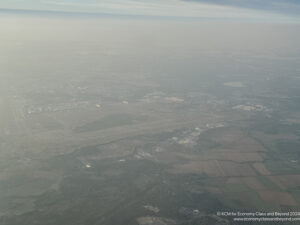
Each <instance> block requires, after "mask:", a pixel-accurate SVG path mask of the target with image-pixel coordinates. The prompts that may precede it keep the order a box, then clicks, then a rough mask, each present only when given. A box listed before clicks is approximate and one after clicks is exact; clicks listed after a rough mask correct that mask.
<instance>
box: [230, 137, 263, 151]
mask: <svg viewBox="0 0 300 225" xmlns="http://www.w3.org/2000/svg"><path fill="white" fill-rule="evenodd" d="M226 147H227V148H230V149H232V150H233V151H240V152H259V151H266V149H265V148H264V147H263V146H262V145H261V144H259V143H258V142H257V141H255V140H254V139H252V138H250V137H246V136H245V137H241V138H239V139H238V140H236V141H235V142H233V143H231V144H230V145H228V146H226Z"/></svg>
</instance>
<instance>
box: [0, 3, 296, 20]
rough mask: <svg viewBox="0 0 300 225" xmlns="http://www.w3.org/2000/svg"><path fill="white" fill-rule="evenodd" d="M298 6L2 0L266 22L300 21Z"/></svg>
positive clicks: (40, 5)
mask: <svg viewBox="0 0 300 225" xmlns="http://www.w3.org/2000/svg"><path fill="white" fill-rule="evenodd" d="M261 2H263V3H261ZM293 4H294V5H296V6H294V7H293ZM298 6H299V4H298V3H297V1H295V0H262V1H261V0H260V1H258V0H226V1H225V0H147V1H146V0H26V1H24V0H2V1H1V3H0V8H11V9H29V10H53V11H67V12H85V13H106V14H118V15H137V16H164V17H188V18H200V19H214V20H236V21H245V20H246V21H262V22H266V21H267V22H273V21H275V22H278V21H279V22H298V21H300V16H299V15H300V13H299V14H297V13H295V11H297V10H298V9H297V7H298ZM279 9H282V10H279ZM283 9H284V10H283Z"/></svg>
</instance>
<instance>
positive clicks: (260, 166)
mask: <svg viewBox="0 0 300 225" xmlns="http://www.w3.org/2000/svg"><path fill="white" fill-rule="evenodd" d="M252 166H253V167H254V169H255V170H256V171H257V172H258V173H260V174H261V175H271V172H270V171H269V170H268V169H267V168H266V167H265V165H264V164H263V163H253V164H252Z"/></svg>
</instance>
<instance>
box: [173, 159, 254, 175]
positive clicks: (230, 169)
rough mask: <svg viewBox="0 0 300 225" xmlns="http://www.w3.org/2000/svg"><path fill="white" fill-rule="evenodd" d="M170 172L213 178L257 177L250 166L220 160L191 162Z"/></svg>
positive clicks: (177, 166)
mask: <svg viewBox="0 0 300 225" xmlns="http://www.w3.org/2000/svg"><path fill="white" fill-rule="evenodd" d="M169 172H171V173H179V174H187V173H198V174H202V173H203V174H207V175H208V176H212V177H236V176H237V177H239V176H254V175H255V171H254V170H253V169H252V168H251V166H249V165H248V164H241V163H234V162H229V161H218V160H208V161H190V162H189V163H186V164H183V165H175V166H174V167H173V168H172V169H170V170H169Z"/></svg>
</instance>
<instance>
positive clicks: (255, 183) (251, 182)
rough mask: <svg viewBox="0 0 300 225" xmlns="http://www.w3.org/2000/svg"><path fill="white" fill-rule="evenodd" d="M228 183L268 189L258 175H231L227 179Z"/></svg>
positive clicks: (254, 188)
mask: <svg viewBox="0 0 300 225" xmlns="http://www.w3.org/2000/svg"><path fill="white" fill-rule="evenodd" d="M227 183H228V184H245V185H247V186H248V187H249V188H251V189H253V190H255V191H259V190H266V189H267V188H266V187H265V186H264V185H263V184H262V183H261V182H260V181H259V180H258V179H257V178H256V177H231V178H229V179H228V180H227Z"/></svg>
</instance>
